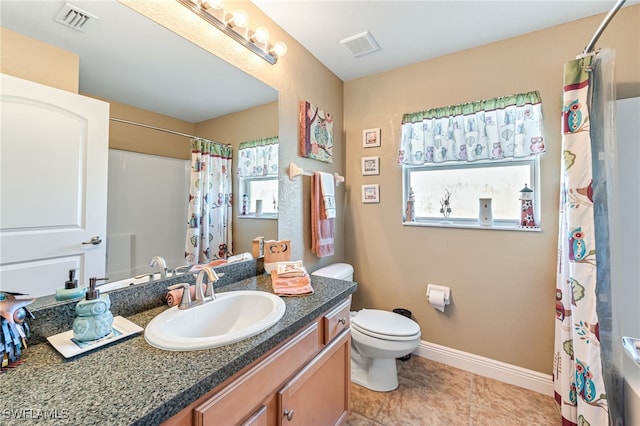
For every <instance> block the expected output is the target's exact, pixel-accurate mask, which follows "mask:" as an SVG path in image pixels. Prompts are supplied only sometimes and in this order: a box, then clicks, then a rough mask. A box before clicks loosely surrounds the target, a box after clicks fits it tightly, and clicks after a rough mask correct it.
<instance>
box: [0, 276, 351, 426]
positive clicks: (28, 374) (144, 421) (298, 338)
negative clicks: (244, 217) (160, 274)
mask: <svg viewBox="0 0 640 426" xmlns="http://www.w3.org/2000/svg"><path fill="white" fill-rule="evenodd" d="M229 275H231V274H229ZM172 283H173V282H172V280H166V281H158V282H155V283H152V284H148V285H147V284H145V286H151V285H153V286H158V289H159V290H160V291H162V289H164V288H166V286H167V285H169V284H172ZM312 285H313V287H314V290H315V293H314V294H313V295H311V296H304V297H288V298H284V300H285V303H286V312H285V314H284V316H283V317H282V319H281V320H280V321H279V322H278V323H276V324H275V325H274V326H272V327H271V328H269V329H267V330H266V331H264V332H262V333H260V334H258V335H256V336H253V337H251V338H248V339H245V340H243V341H240V342H237V343H233V344H230V345H227V346H223V347H219V348H213V349H207V350H198V351H189V352H173V351H164V350H160V349H157V348H154V347H152V346H151V345H149V344H148V343H147V342H146V341H145V340H144V337H143V336H142V334H138V335H136V336H132V337H130V338H128V339H126V340H122V341H120V342H116V343H113V344H111V345H109V346H105V347H103V348H99V349H97V350H95V351H92V352H89V353H87V354H84V355H80V356H77V357H75V358H70V359H65V358H64V357H63V356H61V355H60V354H59V353H58V352H56V350H55V349H54V348H53V347H52V346H50V345H49V344H48V343H42V342H39V341H38V339H34V340H35V341H36V342H35V343H33V342H30V343H31V346H29V348H28V349H27V350H26V351H25V355H24V357H23V359H24V360H25V363H24V364H22V365H19V366H18V367H17V368H14V369H11V370H9V371H8V372H6V373H3V374H1V375H0V382H1V383H2V390H1V391H0V392H1V399H2V402H3V404H2V405H3V410H0V423H2V424H5V423H4V422H5V421H6V422H8V424H13V423H19V422H23V421H24V420H31V419H33V420H35V422H37V424H55V425H64V424H68V425H83V424H109V425H129V424H137V425H157V424H167V425H192V424H194V425H205V424H222V425H230V424H247V425H275V424H304V425H307V424H341V423H344V422H345V421H346V419H347V416H348V411H349V399H350V395H349V389H350V386H349V369H350V362H349V356H350V352H349V350H350V334H349V308H350V299H351V294H352V293H353V292H355V290H356V288H357V284H356V283H355V282H351V281H343V280H335V279H330V278H322V277H312ZM233 290H258V291H269V292H270V291H271V282H270V278H269V276H268V275H259V276H257V277H251V278H247V279H242V280H239V281H237V282H233V283H230V284H226V285H224V283H223V285H222V286H221V287H219V288H218V287H217V288H216V291H217V292H226V291H233ZM130 291H132V290H131V289H122V290H116V291H115V292H112V293H111V295H112V299H113V300H114V301H115V302H116V303H115V305H117V304H118V303H117V301H118V300H120V299H123V300H124V299H127V300H130V299H131V296H130V294H129V293H125V292H130ZM145 291H148V287H147V289H146V290H145ZM117 292H118V293H117ZM120 292H122V293H120ZM125 295H126V296H125ZM166 309H167V307H166V306H157V305H156V306H155V307H152V308H150V309H147V310H144V311H140V312H135V313H129V312H127V310H126V309H123V308H120V307H118V306H113V307H112V310H113V311H114V315H123V316H125V317H126V318H127V319H129V320H130V321H132V322H134V323H135V324H138V325H139V326H141V327H145V326H146V324H147V323H148V322H149V321H150V320H151V319H152V318H153V317H155V316H156V315H158V314H159V313H161V312H163V311H164V310H166ZM36 315H38V312H37V311H36ZM36 320H37V319H36ZM25 423H26V424H29V422H25Z"/></svg>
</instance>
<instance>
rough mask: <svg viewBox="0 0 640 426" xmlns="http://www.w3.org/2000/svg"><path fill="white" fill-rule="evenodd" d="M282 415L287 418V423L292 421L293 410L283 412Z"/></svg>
mask: <svg viewBox="0 0 640 426" xmlns="http://www.w3.org/2000/svg"><path fill="white" fill-rule="evenodd" d="M284 415H285V416H286V418H287V421H289V422H290V421H291V420H293V410H284Z"/></svg>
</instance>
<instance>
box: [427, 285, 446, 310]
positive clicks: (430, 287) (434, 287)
mask: <svg viewBox="0 0 640 426" xmlns="http://www.w3.org/2000/svg"><path fill="white" fill-rule="evenodd" d="M432 291H441V292H442V293H444V304H445V305H448V304H449V302H450V300H451V289H450V288H449V287H444V286H441V285H435V284H427V300H429V295H430V293H431V292H432Z"/></svg>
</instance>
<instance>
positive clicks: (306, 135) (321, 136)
mask: <svg viewBox="0 0 640 426" xmlns="http://www.w3.org/2000/svg"><path fill="white" fill-rule="evenodd" d="M299 127H300V140H299V143H300V155H301V156H302V157H307V158H312V159H314V160H320V161H324V162H325V163H332V162H333V116H332V115H331V113H328V112H325V111H323V110H321V109H320V108H318V107H317V106H315V105H313V104H312V103H310V102H307V101H300V125H299Z"/></svg>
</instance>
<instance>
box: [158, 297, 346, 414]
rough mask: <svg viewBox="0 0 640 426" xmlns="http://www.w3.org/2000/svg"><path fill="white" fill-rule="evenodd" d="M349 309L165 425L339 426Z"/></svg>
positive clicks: (342, 307) (334, 312)
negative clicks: (335, 425)
mask: <svg viewBox="0 0 640 426" xmlns="http://www.w3.org/2000/svg"><path fill="white" fill-rule="evenodd" d="M350 306H351V301H350V299H347V300H344V301H343V302H342V303H340V304H339V305H338V306H336V307H335V308H333V309H331V310H330V311H328V312H326V313H325V314H323V315H322V316H320V317H318V318H317V319H316V320H315V321H313V322H312V323H310V324H309V325H307V326H305V327H303V328H302V330H300V331H299V332H298V333H296V334H295V335H294V336H292V337H291V338H289V339H287V340H286V341H285V342H283V343H282V344H280V345H279V346H278V347H276V348H274V349H272V350H271V351H269V352H268V353H267V354H265V355H264V356H263V357H261V358H260V359H259V360H257V361H255V362H254V363H252V364H251V365H250V366H249V367H248V368H246V369H244V370H243V371H241V372H239V373H238V374H236V375H235V376H233V377H231V378H230V379H229V380H227V382H225V383H224V384H223V385H221V386H218V387H216V388H215V389H213V390H212V391H211V392H209V393H207V395H205V396H203V397H202V398H200V399H198V400H197V401H196V402H194V403H192V404H191V405H189V406H188V407H187V408H185V409H183V410H182V411H181V412H180V413H178V414H177V415H176V416H174V417H172V418H171V419H170V420H169V421H167V422H166V423H165V424H166V425H185V426H186V425H198V426H199V425H214V424H225V425H226V424H242V425H256V426H257V425H278V424H292V425H295V424H298V425H312V424H315V425H333V424H344V423H345V422H346V420H347V417H348V414H349V404H350V380H349V376H350V374H349V373H350V368H349V366H350V352H349V347H350V343H351V340H350V333H349V308H350Z"/></svg>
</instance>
